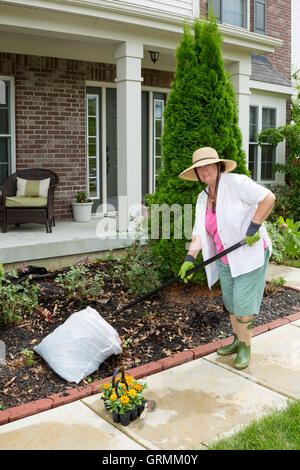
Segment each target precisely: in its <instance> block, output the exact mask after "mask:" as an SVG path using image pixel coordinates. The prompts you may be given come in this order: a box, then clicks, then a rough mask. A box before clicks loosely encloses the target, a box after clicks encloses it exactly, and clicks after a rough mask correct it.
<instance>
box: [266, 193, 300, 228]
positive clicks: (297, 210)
mask: <svg viewBox="0 0 300 470" xmlns="http://www.w3.org/2000/svg"><path fill="white" fill-rule="evenodd" d="M266 186H267V187H268V188H269V189H270V190H271V191H272V192H273V193H274V194H275V196H276V201H275V204H274V208H273V211H272V212H271V214H270V215H269V217H268V221H269V222H276V220H277V219H278V217H280V216H281V217H284V218H288V219H293V220H300V204H299V200H300V185H298V184H294V185H293V186H292V187H291V188H290V187H289V186H286V185H284V186H273V187H271V186H269V185H266Z"/></svg>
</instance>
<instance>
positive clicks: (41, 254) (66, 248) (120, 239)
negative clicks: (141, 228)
mask: <svg viewBox="0 0 300 470" xmlns="http://www.w3.org/2000/svg"><path fill="white" fill-rule="evenodd" d="M110 221H113V219H110ZM112 225H113V224H112ZM108 229H109V227H107V223H106V220H105V218H103V217H102V218H101V217H96V216H92V219H91V221H90V222H82V223H81V222H74V221H73V220H68V219H63V220H58V221H56V226H55V227H53V232H52V233H46V231H45V227H44V226H42V225H38V224H26V225H21V227H20V228H18V227H16V226H14V225H10V226H8V231H7V233H0V261H1V262H2V263H3V265H4V268H5V269H6V270H9V269H14V268H16V267H18V266H19V265H20V263H22V262H26V263H27V264H34V265H35V266H44V267H45V268H47V269H48V270H55V269H58V268H62V267H64V266H68V265H69V264H72V263H76V262H77V261H78V260H80V259H82V258H85V257H87V256H88V257H89V259H91V260H92V259H97V258H101V257H104V256H105V255H106V254H107V253H108V252H109V251H110V250H113V251H112V254H113V255H114V256H116V255H117V254H118V253H120V252H122V251H123V250H124V249H125V248H126V246H128V245H129V244H130V243H131V242H132V238H131V236H132V235H130V234H129V233H128V232H126V233H120V232H118V231H117V230H114V229H110V230H108Z"/></svg>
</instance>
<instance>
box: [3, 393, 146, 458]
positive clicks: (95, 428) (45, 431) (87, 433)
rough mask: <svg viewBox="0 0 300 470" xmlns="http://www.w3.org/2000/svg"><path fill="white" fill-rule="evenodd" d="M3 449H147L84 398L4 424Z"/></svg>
mask: <svg viewBox="0 0 300 470" xmlns="http://www.w3.org/2000/svg"><path fill="white" fill-rule="evenodd" d="M0 449H2V450H4V449H5V450H75V449H76V450H91V449H93V450H102V449H105V450H115V449H118V450H123V449H126V450H143V447H141V446H140V445H138V444H136V442H134V441H132V440H131V439H129V438H128V437H127V436H126V435H125V434H124V433H122V432H120V431H118V430H117V429H116V428H115V427H114V426H112V425H111V424H109V423H108V422H107V421H105V420H103V419H102V418H100V417H99V416H97V415H96V414H95V413H93V412H92V411H91V410H90V409H89V408H88V407H87V406H86V405H84V404H83V403H82V402H81V401H77V402H74V403H70V404H68V405H64V406H61V407H59V408H54V409H52V410H48V411H44V412H43V413H39V414H37V415H34V416H30V417H28V418H24V419H21V420H19V421H15V422H13V423H8V424H5V425H3V426H1V427H0Z"/></svg>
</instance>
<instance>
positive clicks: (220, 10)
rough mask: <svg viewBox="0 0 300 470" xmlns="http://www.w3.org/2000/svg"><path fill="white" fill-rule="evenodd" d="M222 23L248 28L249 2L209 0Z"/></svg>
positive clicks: (242, 0) (244, 0)
mask: <svg viewBox="0 0 300 470" xmlns="http://www.w3.org/2000/svg"><path fill="white" fill-rule="evenodd" d="M208 5H209V6H212V8H213V11H214V14H215V16H216V17H217V20H218V21H219V22H220V23H223V24H230V25H233V26H239V27H240V28H247V6H248V5H247V0H209V2H208Z"/></svg>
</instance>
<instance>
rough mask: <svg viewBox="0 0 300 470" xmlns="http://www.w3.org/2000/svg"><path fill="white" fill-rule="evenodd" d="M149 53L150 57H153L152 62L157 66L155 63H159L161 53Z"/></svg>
mask: <svg viewBox="0 0 300 470" xmlns="http://www.w3.org/2000/svg"><path fill="white" fill-rule="evenodd" d="M148 52H149V54H150V57H151V60H152V62H153V64H155V62H157V61H158V58H159V52H156V51H148Z"/></svg>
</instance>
